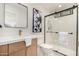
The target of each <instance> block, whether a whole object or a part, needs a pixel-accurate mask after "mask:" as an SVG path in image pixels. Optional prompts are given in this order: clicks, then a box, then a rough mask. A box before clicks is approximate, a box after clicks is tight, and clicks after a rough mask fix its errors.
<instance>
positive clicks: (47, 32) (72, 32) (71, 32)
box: [47, 31, 73, 34]
mask: <svg viewBox="0 0 79 59" xmlns="http://www.w3.org/2000/svg"><path fill="white" fill-rule="evenodd" d="M47 33H56V34H58V33H59V32H52V31H47ZM68 34H73V32H70V33H68Z"/></svg>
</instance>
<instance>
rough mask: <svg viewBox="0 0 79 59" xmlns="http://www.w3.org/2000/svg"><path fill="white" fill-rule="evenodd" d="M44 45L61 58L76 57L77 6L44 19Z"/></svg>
mask: <svg viewBox="0 0 79 59" xmlns="http://www.w3.org/2000/svg"><path fill="white" fill-rule="evenodd" d="M44 43H45V44H49V45H51V46H52V47H53V48H52V49H51V51H52V53H54V52H55V53H58V54H61V55H63V56H77V55H78V6H77V5H73V6H72V7H69V8H67V9H65V10H62V11H58V12H55V13H51V14H49V15H46V16H45V19H44Z"/></svg>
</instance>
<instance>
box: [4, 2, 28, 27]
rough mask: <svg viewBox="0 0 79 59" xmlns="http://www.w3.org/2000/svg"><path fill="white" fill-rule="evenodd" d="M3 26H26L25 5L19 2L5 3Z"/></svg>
mask: <svg viewBox="0 0 79 59" xmlns="http://www.w3.org/2000/svg"><path fill="white" fill-rule="evenodd" d="M4 6H5V26H6V27H18V28H20V27H22V28H25V27H27V16H28V15H27V13H28V12H27V10H28V9H27V7H26V6H24V5H22V4H20V3H18V4H17V3H6V4H4Z"/></svg>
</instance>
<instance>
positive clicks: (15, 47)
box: [9, 41, 26, 56]
mask: <svg viewBox="0 0 79 59" xmlns="http://www.w3.org/2000/svg"><path fill="white" fill-rule="evenodd" d="M25 48H26V46H25V42H24V41H22V42H16V43H12V44H9V56H25V55H26V54H25V52H26V50H25Z"/></svg>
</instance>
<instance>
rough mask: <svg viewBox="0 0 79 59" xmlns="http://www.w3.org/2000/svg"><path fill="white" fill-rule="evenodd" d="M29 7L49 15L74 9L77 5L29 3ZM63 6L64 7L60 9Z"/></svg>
mask: <svg viewBox="0 0 79 59" xmlns="http://www.w3.org/2000/svg"><path fill="white" fill-rule="evenodd" d="M28 4H29V5H31V6H33V7H35V8H38V9H40V10H42V11H46V12H49V13H52V12H55V11H60V10H63V9H67V8H69V7H72V6H73V5H74V4H75V3H28ZM59 5H62V7H60V8H59V7H58V6H59Z"/></svg>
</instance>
